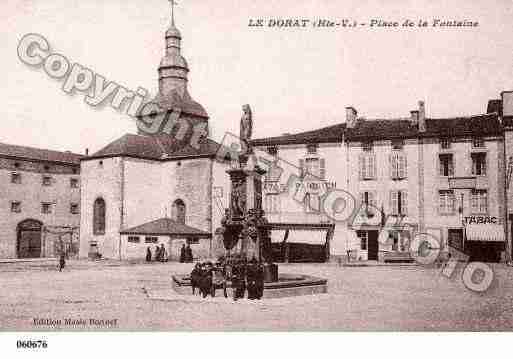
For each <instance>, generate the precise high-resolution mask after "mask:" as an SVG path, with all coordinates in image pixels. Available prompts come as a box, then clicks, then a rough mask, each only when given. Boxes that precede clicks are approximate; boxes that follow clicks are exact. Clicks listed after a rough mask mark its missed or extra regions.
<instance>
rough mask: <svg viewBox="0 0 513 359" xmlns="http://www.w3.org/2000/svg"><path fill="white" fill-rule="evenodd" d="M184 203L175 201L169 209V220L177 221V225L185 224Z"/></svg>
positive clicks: (178, 200) (179, 200)
mask: <svg viewBox="0 0 513 359" xmlns="http://www.w3.org/2000/svg"><path fill="white" fill-rule="evenodd" d="M185 212H186V209H185V203H184V201H182V200H181V199H177V200H176V201H174V202H173V206H172V207H171V219H173V220H175V221H177V222H178V223H182V224H185Z"/></svg>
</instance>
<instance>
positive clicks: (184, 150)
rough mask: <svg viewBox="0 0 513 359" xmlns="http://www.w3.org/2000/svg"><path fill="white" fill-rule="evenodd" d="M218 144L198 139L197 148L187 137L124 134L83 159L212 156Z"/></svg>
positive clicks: (165, 158)
mask: <svg viewBox="0 0 513 359" xmlns="http://www.w3.org/2000/svg"><path fill="white" fill-rule="evenodd" d="M220 146H221V145H220V144H219V143H217V142H215V141H213V140H211V139H208V138H204V139H202V140H200V141H199V148H198V149H197V148H194V147H193V146H192V145H191V144H190V141H189V140H188V139H185V140H183V141H178V140H176V139H175V138H174V137H172V136H170V135H167V134H161V135H155V136H144V135H134V134H126V135H124V136H123V137H121V138H119V139H117V140H115V141H113V142H111V143H110V144H108V145H107V146H105V147H104V148H102V149H101V150H99V151H98V152H95V153H94V154H92V155H91V156H89V157H86V158H84V159H83V160H89V159H96V158H104V157H117V156H127V157H135V158H142V159H150V160H169V159H179V158H187V157H212V156H214V155H215V154H216V153H217V151H218V149H219V147H220Z"/></svg>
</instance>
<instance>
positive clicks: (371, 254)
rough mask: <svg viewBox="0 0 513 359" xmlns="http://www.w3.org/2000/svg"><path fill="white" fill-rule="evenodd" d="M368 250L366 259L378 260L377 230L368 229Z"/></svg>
mask: <svg viewBox="0 0 513 359" xmlns="http://www.w3.org/2000/svg"><path fill="white" fill-rule="evenodd" d="M367 248H368V251H367V259H368V260H370V261H377V260H378V250H379V244H378V231H368V247H367Z"/></svg>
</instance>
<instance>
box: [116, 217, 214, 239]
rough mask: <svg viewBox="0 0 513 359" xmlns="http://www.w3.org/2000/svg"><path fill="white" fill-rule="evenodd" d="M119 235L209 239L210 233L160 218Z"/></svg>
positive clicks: (169, 219) (123, 231)
mask: <svg viewBox="0 0 513 359" xmlns="http://www.w3.org/2000/svg"><path fill="white" fill-rule="evenodd" d="M119 233H121V234H147V235H175V236H196V237H210V233H208V232H205V231H203V230H201V229H198V228H194V227H191V226H188V225H186V224H182V223H178V222H176V221H174V220H172V219H171V218H160V219H157V220H155V221H151V222H148V223H144V224H141V225H139V226H135V227H132V228H129V229H125V230H122V231H120V232H119Z"/></svg>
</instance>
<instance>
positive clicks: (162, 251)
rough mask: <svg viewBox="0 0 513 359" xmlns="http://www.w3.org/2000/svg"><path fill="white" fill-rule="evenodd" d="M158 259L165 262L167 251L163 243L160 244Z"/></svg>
mask: <svg viewBox="0 0 513 359" xmlns="http://www.w3.org/2000/svg"><path fill="white" fill-rule="evenodd" d="M160 261H161V262H167V251H166V247H164V243H161V244H160Z"/></svg>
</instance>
